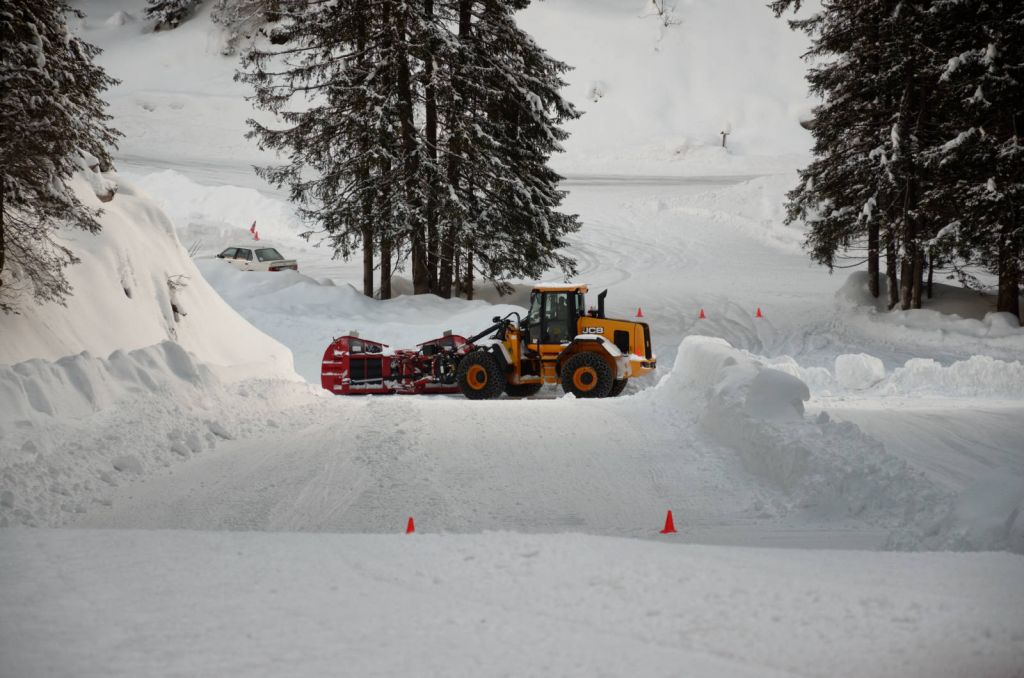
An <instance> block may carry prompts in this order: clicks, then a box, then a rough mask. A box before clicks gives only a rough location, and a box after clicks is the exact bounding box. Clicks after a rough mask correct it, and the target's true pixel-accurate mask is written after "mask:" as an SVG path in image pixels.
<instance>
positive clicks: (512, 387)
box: [505, 384, 544, 398]
mask: <svg viewBox="0 0 1024 678" xmlns="http://www.w3.org/2000/svg"><path fill="white" fill-rule="evenodd" d="M543 385H544V384H509V385H508V386H506V387H505V393H507V394H508V395H509V397H512V398H529V397H530V396H532V395H537V392H538V391H540V387H541V386H543Z"/></svg>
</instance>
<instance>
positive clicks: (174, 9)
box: [145, 0, 199, 30]
mask: <svg viewBox="0 0 1024 678" xmlns="http://www.w3.org/2000/svg"><path fill="white" fill-rule="evenodd" d="M198 6H199V0H149V2H148V3H147V4H146V10H145V11H146V17H147V18H149V19H154V20H156V28H157V30H160V29H162V28H166V29H172V28H177V27H178V24H180V23H182V22H183V21H185V20H186V19H188V18H189V17H190V16H191V15H192V12H193V11H194V10H195V8H196V7H198Z"/></svg>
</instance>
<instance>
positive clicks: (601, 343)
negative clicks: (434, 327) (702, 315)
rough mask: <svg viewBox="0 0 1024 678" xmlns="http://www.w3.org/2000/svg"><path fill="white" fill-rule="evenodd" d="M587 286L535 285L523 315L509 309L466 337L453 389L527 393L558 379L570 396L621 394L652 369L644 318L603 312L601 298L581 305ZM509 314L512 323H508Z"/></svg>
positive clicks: (479, 396) (477, 396)
mask: <svg viewBox="0 0 1024 678" xmlns="http://www.w3.org/2000/svg"><path fill="white" fill-rule="evenodd" d="M587 291H588V290H587V286H586V285H539V286H537V287H534V289H533V292H532V293H531V295H530V311H529V312H528V313H527V315H526V317H525V318H521V317H520V316H519V314H518V313H510V314H509V315H507V316H505V317H504V318H501V317H495V318H494V325H492V326H491V327H489V328H487V329H486V330H484V331H483V332H480V333H479V334H477V335H476V336H473V337H469V338H467V339H466V342H467V346H466V348H467V349H468V350H465V351H464V352H462V355H461V357H460V358H459V359H458V366H457V368H456V374H455V376H456V382H457V384H458V387H459V390H460V391H462V393H463V394H464V395H465V396H466V397H467V398H471V399H473V400H484V399H489V398H497V397H499V396H500V395H501V394H502V393H507V394H508V395H510V396H512V397H516V398H522V397H526V396H530V395H533V394H535V393H537V391H539V390H540V388H541V386H543V385H544V384H561V385H562V388H563V389H564V390H565V392H566V393H572V394H574V395H575V396H576V397H577V398H605V397H611V396H617V395H619V394H620V393H622V391H623V389H624V388H625V387H626V383H627V382H628V381H629V380H630V379H633V378H635V377H640V376H643V375H645V374H648V373H650V372H651V371H653V370H654V369H655V368H656V367H657V359H656V358H655V356H654V354H653V352H652V351H651V330H650V327H648V325H647V323H643V322H635V321H632V320H614V319H611V318H607V317H605V313H604V300H605V296H606V295H607V294H608V291H607V290H605V291H604V292H602V293H601V294H599V295H598V297H597V307H596V308H593V309H590V310H587V306H586V294H587ZM513 318H515V320H513Z"/></svg>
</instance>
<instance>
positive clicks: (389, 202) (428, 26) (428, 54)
mask: <svg viewBox="0 0 1024 678" xmlns="http://www.w3.org/2000/svg"><path fill="white" fill-rule="evenodd" d="M526 4H528V3H527V2H526V0H382V1H381V2H376V3H364V2H358V1H355V0H339V1H338V2H336V3H319V2H312V3H306V2H297V1H295V2H283V3H282V10H283V15H284V16H286V17H287V19H286V20H285V21H283V22H282V25H281V26H280V27H278V28H276V29H275V30H273V31H271V33H270V42H271V44H272V46H271V47H270V48H253V49H251V50H250V51H249V52H248V53H247V54H246V55H245V56H244V58H243V70H242V72H240V73H239V76H238V77H239V79H241V80H243V81H245V82H247V83H249V84H251V85H252V86H253V87H254V89H255V100H256V103H257V105H258V106H260V107H262V108H264V109H267V110H271V111H273V112H275V113H276V114H277V115H278V118H279V120H280V121H281V122H283V123H284V126H283V127H280V128H271V127H268V126H265V125H261V124H258V123H256V122H251V125H252V133H251V136H253V137H255V138H257V139H258V140H259V142H260V144H261V145H262V146H263V147H265V148H272V149H274V150H277V151H279V152H281V153H283V154H285V155H286V156H287V157H288V159H289V163H288V164H287V165H285V166H283V167H271V168H263V169H261V170H260V173H261V175H262V176H263V177H265V178H266V179H268V180H269V181H271V182H272V183H274V184H276V185H279V186H288V187H289V188H290V190H291V196H292V199H293V200H294V201H296V202H298V203H299V204H300V211H301V213H302V215H303V216H304V217H305V218H306V219H308V220H310V221H311V222H314V223H316V224H318V228H315V229H313V230H311V232H310V233H309V234H307V235H309V236H312V235H314V234H315V232H316V231H322V233H323V234H324V235H325V236H326V237H327V239H328V240H329V242H330V243H331V245H332V247H334V249H335V252H336V253H337V254H338V255H339V256H344V257H347V256H349V255H350V254H352V253H353V252H354V250H355V248H356V247H357V246H359V245H360V244H361V245H362V250H363V261H364V292H365V293H367V294H370V293H372V292H373V256H374V254H375V253H377V254H379V261H380V264H379V267H380V271H381V273H380V276H381V282H380V290H381V296H383V297H385V298H386V297H388V296H390V278H391V272H392V270H393V267H394V266H395V265H399V264H401V263H402V262H404V261H405V260H406V259H407V258H408V261H409V264H410V269H411V273H412V279H413V287H414V290H415V292H416V293H424V292H432V291H433V292H437V293H439V294H442V295H445V296H448V295H450V293H451V289H452V286H453V283H456V284H460V288H461V289H464V290H466V291H467V292H469V291H470V290H471V283H470V282H469V281H471V279H472V275H473V272H474V271H476V272H477V273H479V274H482V275H483V277H484V278H486V279H488V280H493V281H495V282H496V283H499V284H500V281H501V280H502V279H503V278H507V277H511V276H537V275H540V273H541V272H542V271H544V270H546V269H547V268H549V267H550V266H552V265H557V266H561V267H562V268H563V269H564V270H566V272H571V270H572V262H571V261H570V260H569V259H568V258H566V257H565V256H564V255H561V254H559V253H558V252H557V250H558V248H560V247H562V246H563V245H564V242H563V240H562V238H563V236H564V235H565V234H566V233H569V232H571V231H573V230H575V229H576V228H578V224H577V221H576V218H575V217H573V216H567V215H563V214H560V213H559V212H557V207H558V205H559V204H560V202H561V200H562V195H563V194H562V193H561V192H559V191H558V188H557V183H558V180H559V177H558V176H557V174H555V173H554V172H552V171H551V170H550V169H549V168H548V167H547V166H546V163H547V160H548V158H549V157H550V154H551V153H552V152H553V151H555V150H557V148H558V142H559V140H561V139H564V138H565V133H564V131H562V130H561V129H560V128H559V127H558V125H559V124H560V123H561V122H563V121H564V120H566V119H569V118H571V117H574V116H575V115H577V113H576V112H575V110H574V109H573V108H572V107H571V106H570V105H569V104H568V103H566V102H565V101H563V100H562V99H561V98H560V97H559V96H558V89H559V88H560V87H561V86H562V85H563V84H564V83H563V82H562V80H561V78H560V75H561V74H562V73H564V71H565V70H566V68H567V67H566V66H565V65H564V64H561V63H559V62H557V61H554V60H552V59H550V58H549V57H547V56H546V55H545V54H544V52H543V50H541V49H540V48H539V47H537V46H536V45H535V44H534V43H533V42H532V40H531V39H530V38H529V36H527V35H526V34H525V33H523V32H522V31H520V30H519V29H518V28H517V27H516V26H515V21H514V18H513V14H514V12H515V10H516V9H518V8H521V7H523V6H525V5H526ZM274 45H276V46H274ZM271 64H273V66H271ZM300 99H305V101H304V102H301V103H300V101H299V100H300ZM457 272H458V274H457Z"/></svg>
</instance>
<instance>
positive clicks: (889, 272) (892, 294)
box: [885, 238, 900, 311]
mask: <svg viewBox="0 0 1024 678" xmlns="http://www.w3.org/2000/svg"><path fill="white" fill-rule="evenodd" d="M885 278H886V281H887V282H888V284H889V310H890V311H891V310H892V309H894V308H896V304H898V303H900V297H899V280H897V277H896V243H895V242H894V241H893V240H892V239H891V238H890V239H889V242H888V243H886V245H885Z"/></svg>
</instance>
